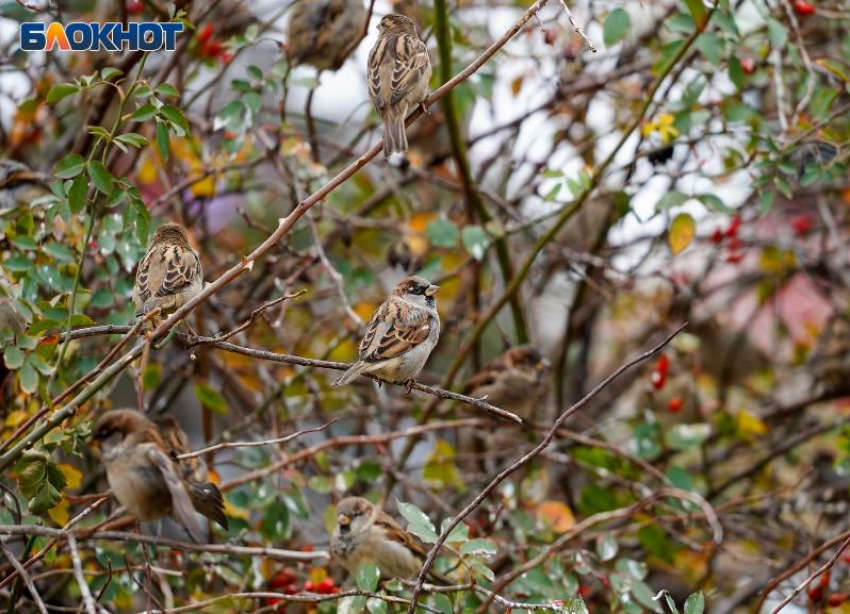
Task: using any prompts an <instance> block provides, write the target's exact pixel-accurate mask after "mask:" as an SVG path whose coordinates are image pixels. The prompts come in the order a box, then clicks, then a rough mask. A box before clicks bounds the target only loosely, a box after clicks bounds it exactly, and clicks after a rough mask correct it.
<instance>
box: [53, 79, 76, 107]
mask: <svg viewBox="0 0 850 614" xmlns="http://www.w3.org/2000/svg"><path fill="white" fill-rule="evenodd" d="M79 91H80V86H79V85H74V84H73V83H58V84H57V85H54V86H53V87H51V88H50V91H49V92H47V103H48V104H53V103H56V102H59V101H60V100H62V99H63V98H67V97H68V96H73V95H74V94H76V93H77V92H79Z"/></svg>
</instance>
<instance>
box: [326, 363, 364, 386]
mask: <svg viewBox="0 0 850 614" xmlns="http://www.w3.org/2000/svg"><path fill="white" fill-rule="evenodd" d="M363 366H364V365H363V363H362V362H360V361H359V360H358V361H357V362H355V363H354V364H353V365H351V366H350V367H349V368H348V370H347V371H346V372H345V373H343V374H342V375H341V376H339V378H338V379H337V380H336V381H334V383H333V385H334V386H345V385H346V384H350V383H351V382H353V381H354V380H355V378H356V377H357V376H358V375H360V374H361V373H362V372H363Z"/></svg>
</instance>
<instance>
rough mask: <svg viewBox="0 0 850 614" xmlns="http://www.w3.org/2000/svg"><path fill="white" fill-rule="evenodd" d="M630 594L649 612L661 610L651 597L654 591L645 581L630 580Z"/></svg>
mask: <svg viewBox="0 0 850 614" xmlns="http://www.w3.org/2000/svg"><path fill="white" fill-rule="evenodd" d="M631 593H632V596H633V597H634V598H635V600H637V602H638V603H640V604H641V605H642V606H643V607H645V608H646V609H647V610H650V611H651V612H659V613H660V612H661V611H662V610H661V606H659V605H658V603H657V602H656V601H655V600H654V599H653V597H654V595H655V593H653V592H652V589H651V588H649V586H647V585H646V583H645V582H643V581H641V580H632V589H631Z"/></svg>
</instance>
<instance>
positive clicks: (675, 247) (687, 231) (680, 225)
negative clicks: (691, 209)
mask: <svg viewBox="0 0 850 614" xmlns="http://www.w3.org/2000/svg"><path fill="white" fill-rule="evenodd" d="M696 232H697V224H696V222H695V221H694V218H693V217H691V215H690V214H689V213H680V214H679V215H677V216H676V217H674V218H673V222H672V223H671V224H670V232H669V233H668V234H667V242H668V243H669V244H670V251H672V252H673V255H674V256H675V255H677V254H680V253H681V252H682V251H684V249H685V248H686V247H687V246H688V245H690V244H691V241H693V240H694V235H695V234H696Z"/></svg>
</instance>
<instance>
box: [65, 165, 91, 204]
mask: <svg viewBox="0 0 850 614" xmlns="http://www.w3.org/2000/svg"><path fill="white" fill-rule="evenodd" d="M88 192H89V180H88V177H86V176H85V175H83V174H79V175H77V176H76V177H74V181H73V183H72V184H71V189H70V190H68V206H69V207H71V213H80V212H81V211H83V210H84V209H85V208H86V196H87V195H88Z"/></svg>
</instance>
